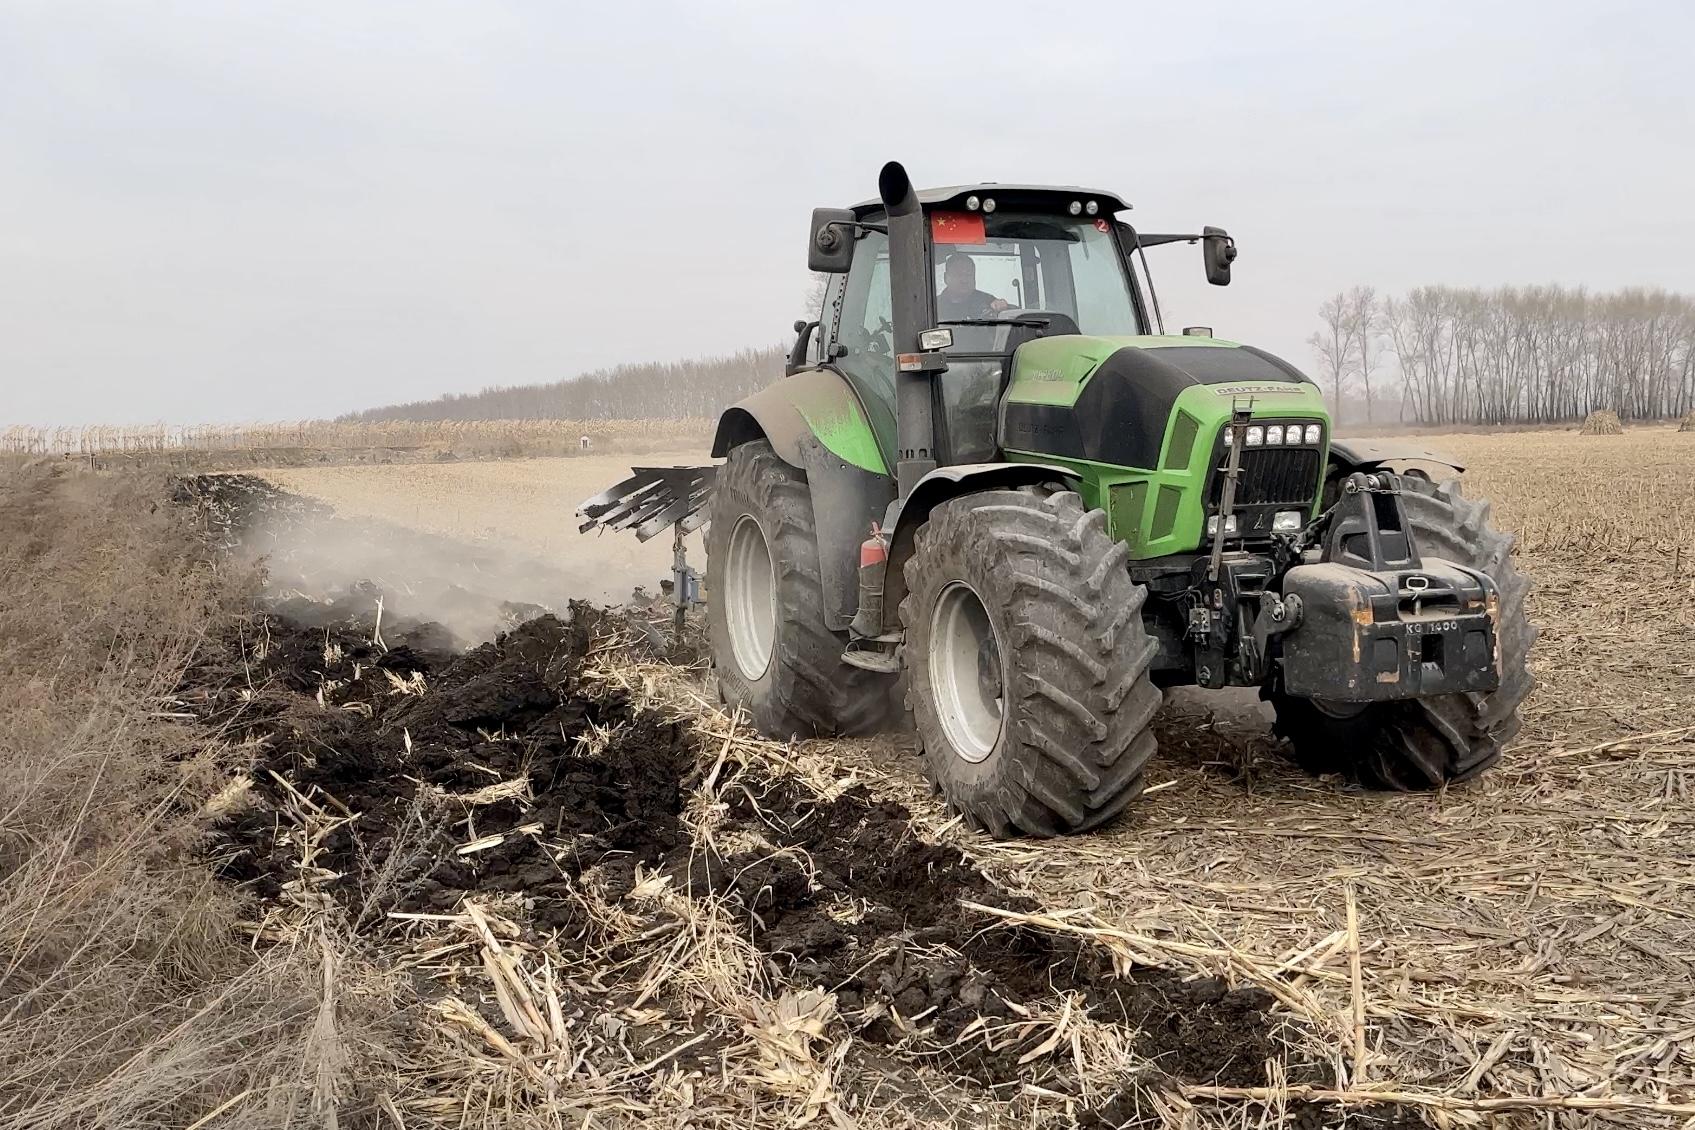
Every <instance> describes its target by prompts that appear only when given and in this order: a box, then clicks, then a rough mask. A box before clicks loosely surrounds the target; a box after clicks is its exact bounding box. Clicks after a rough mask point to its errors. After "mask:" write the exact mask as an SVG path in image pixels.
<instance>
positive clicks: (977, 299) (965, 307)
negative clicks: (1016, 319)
mask: <svg viewBox="0 0 1695 1130" xmlns="http://www.w3.org/2000/svg"><path fill="white" fill-rule="evenodd" d="M942 282H943V283H944V284H945V285H944V286H943V287H942V292H941V293H940V294H938V295H936V319H937V320H938V321H942V322H948V321H957V320H960V319H975V318H987V317H990V316H991V315H993V314H997V313H999V312H1000V311H1002V310H1006V309H1009V308H1010V307H1011V305H1012V304H1011V303H1010V302H1008V301H1006V299H1004V298H996V297H995V296H994V295H992V294H990V293H989V292H988V291H984V290H978V289H977V264H976V263H974V262H972V260H971V256H969V255H967V254H965V253H964V252H962V251H956V252H954V253H953V254H952V255H949V256H948V258H947V262H946V263H944V264H943V265H942Z"/></svg>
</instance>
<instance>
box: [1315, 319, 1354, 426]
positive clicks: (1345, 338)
mask: <svg viewBox="0 0 1695 1130" xmlns="http://www.w3.org/2000/svg"><path fill="white" fill-rule="evenodd" d="M1318 317H1319V320H1320V321H1322V322H1323V323H1324V328H1323V329H1322V330H1321V331H1319V332H1318V333H1315V334H1313V335H1312V336H1311V337H1309V338H1308V339H1307V344H1308V345H1310V346H1312V349H1313V353H1315V354H1316V355H1317V356H1318V366H1319V376H1320V378H1321V379H1320V387H1323V383H1324V381H1328V382H1329V383H1330V394H1331V399H1332V400H1333V402H1334V404H1335V413H1336V417H1335V423H1336V424H1338V425H1340V424H1341V423H1342V387H1343V386H1344V385H1345V384H1346V383H1347V381H1348V375H1349V373H1351V372H1352V371H1353V369H1352V357H1353V338H1352V330H1351V328H1350V324H1349V321H1348V298H1347V295H1345V294H1334V295H1332V296H1331V297H1329V298H1327V299H1325V300H1324V303H1323V304H1322V305H1321V306H1319V308H1318Z"/></svg>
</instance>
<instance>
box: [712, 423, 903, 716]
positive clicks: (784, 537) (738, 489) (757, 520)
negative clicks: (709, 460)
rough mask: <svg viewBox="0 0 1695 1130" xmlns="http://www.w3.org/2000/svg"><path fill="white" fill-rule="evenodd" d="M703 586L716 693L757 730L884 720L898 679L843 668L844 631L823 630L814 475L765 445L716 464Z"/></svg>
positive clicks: (751, 446)
mask: <svg viewBox="0 0 1695 1130" xmlns="http://www.w3.org/2000/svg"><path fill="white" fill-rule="evenodd" d="M706 589H707V604H706V620H707V630H708V635H709V636H710V637H711V647H712V666H713V669H714V670H715V672H716V673H717V676H718V690H719V694H720V695H721V696H722V697H723V699H724V703H725V705H726V706H728V707H730V708H732V709H737V708H739V709H743V710H746V711H747V712H748V714H749V715H750V716H751V717H752V720H753V724H754V726H755V728H757V729H758V730H759V732H760V733H762V734H767V735H769V736H771V737H776V738H784V739H787V738H790V737H794V736H796V735H799V736H801V737H812V736H814V735H818V734H862V733H870V732H872V731H874V730H877V729H879V728H880V727H881V726H882V725H883V724H884V723H886V722H887V721H888V719H889V715H890V714H891V713H892V712H893V694H892V691H893V684H894V680H893V679H892V678H891V677H890V676H887V675H878V674H875V673H873V672H869V671H862V670H859V669H858V668H855V667H850V666H848V665H847V664H845V663H843V662H842V661H841V656H842V649H843V648H844V647H846V646H847V638H846V636H845V635H842V634H838V633H836V632H833V631H831V630H830V629H829V628H828V627H827V626H825V623H824V587H823V585H822V583H821V582H820V580H819V573H818V538H817V527H816V524H815V522H814V519H813V514H812V493H811V491H810V490H809V489H808V487H807V482H806V476H805V475H804V474H802V473H801V472H800V471H798V470H796V469H795V468H794V467H791V466H789V465H788V464H787V463H785V462H783V460H782V459H780V458H778V456H777V453H776V452H775V451H773V450H772V449H771V445H770V444H769V443H767V442H766V441H764V440H758V441H755V442H752V443H745V444H742V445H741V446H740V447H737V448H735V449H734V450H732V451H731V452H730V456H729V458H728V459H727V460H726V461H725V463H724V466H723V467H722V468H720V469H719V471H718V477H717V479H716V481H715V483H714V485H713V489H712V525H711V527H710V528H709V530H708V531H707V537H706Z"/></svg>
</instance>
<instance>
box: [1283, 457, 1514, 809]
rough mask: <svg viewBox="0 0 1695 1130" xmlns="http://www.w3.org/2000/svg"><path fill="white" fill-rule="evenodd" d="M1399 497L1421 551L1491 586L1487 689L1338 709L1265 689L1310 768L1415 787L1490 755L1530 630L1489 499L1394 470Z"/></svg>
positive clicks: (1494, 754) (1510, 710)
mask: <svg viewBox="0 0 1695 1130" xmlns="http://www.w3.org/2000/svg"><path fill="white" fill-rule="evenodd" d="M1401 481H1402V491H1401V503H1402V506H1403V508H1404V510H1405V511H1406V515H1407V521H1408V522H1409V523H1410V524H1411V526H1412V533H1413V542H1414V544H1415V545H1417V547H1418V551H1419V553H1420V554H1421V555H1423V556H1426V557H1440V558H1444V559H1446V560H1448V561H1452V562H1454V563H1455V564H1458V565H1465V566H1468V567H1470V568H1473V569H1477V570H1479V571H1481V572H1483V573H1486V574H1488V576H1489V577H1490V579H1491V580H1493V581H1494V582H1495V585H1496V588H1497V589H1498V590H1499V594H1500V619H1499V620H1498V622H1497V624H1496V643H1497V646H1498V648H1499V653H1500V662H1501V685H1500V687H1499V688H1498V689H1496V690H1495V691H1493V692H1492V693H1489V694H1450V695H1437V696H1435V697H1432V698H1424V699H1414V700H1412V701H1409V702H1387V703H1377V704H1374V705H1369V706H1364V707H1356V708H1352V709H1348V708H1346V707H1343V706H1341V705H1339V704H1322V703H1316V702H1312V701H1309V700H1307V699H1301V698H1293V697H1290V696H1288V695H1284V694H1274V695H1273V696H1272V704H1273V706H1274V707H1275V708H1276V711H1277V732H1278V733H1279V734H1280V735H1281V736H1283V737H1284V738H1287V739H1288V740H1289V743H1290V745H1291V747H1292V748H1293V751H1294V754H1295V759H1296V761H1297V762H1298V763H1299V764H1301V765H1302V766H1303V767H1304V768H1306V769H1307V770H1308V771H1309V772H1314V773H1333V772H1339V773H1343V774H1345V775H1347V776H1351V777H1353V778H1355V779H1356V780H1358V781H1359V782H1360V783H1361V784H1363V785H1366V786H1367V787H1370V788H1378V789H1389V790H1393V791H1397V792H1416V791H1423V790H1428V789H1437V788H1441V787H1442V786H1443V785H1447V784H1451V783H1454V782H1458V781H1465V780H1469V779H1470V778H1472V777H1475V776H1477V775H1478V774H1479V773H1482V772H1483V771H1484V770H1485V769H1488V768H1489V767H1490V766H1491V765H1493V764H1495V762H1496V761H1498V760H1500V757H1501V749H1502V747H1503V746H1505V745H1506V743H1507V742H1509V741H1511V740H1512V738H1513V736H1514V735H1515V734H1517V733H1518V730H1519V717H1518V708H1519V705H1520V704H1521V703H1523V702H1524V699H1525V697H1526V696H1527V695H1528V694H1529V693H1530V691H1531V689H1532V688H1533V687H1534V686H1535V685H1536V680H1535V678H1534V677H1533V676H1532V675H1531V673H1530V667H1529V664H1528V662H1527V658H1528V656H1529V653H1530V647H1531V645H1532V644H1533V643H1535V642H1536V635H1537V631H1536V628H1535V626H1534V625H1532V624H1531V623H1530V620H1529V618H1528V617H1527V616H1526V614H1525V607H1524V605H1525V597H1526V596H1527V595H1528V594H1529V592H1530V580H1529V578H1527V577H1526V576H1525V575H1524V574H1523V573H1521V572H1519V570H1518V567H1517V566H1516V565H1515V564H1514V563H1513V560H1512V556H1511V554H1512V547H1513V539H1512V536H1511V535H1510V534H1506V533H1503V532H1501V531H1500V530H1497V529H1496V528H1495V527H1494V526H1493V525H1492V524H1491V523H1490V520H1489V504H1488V503H1487V502H1473V501H1471V500H1470V499H1467V498H1464V497H1462V496H1461V494H1460V487H1459V483H1458V482H1457V481H1454V480H1450V481H1448V482H1445V483H1443V484H1441V485H1440V486H1437V485H1435V484H1433V483H1431V482H1430V481H1429V480H1422V481H1421V480H1417V479H1408V478H1403V479H1402V480H1401Z"/></svg>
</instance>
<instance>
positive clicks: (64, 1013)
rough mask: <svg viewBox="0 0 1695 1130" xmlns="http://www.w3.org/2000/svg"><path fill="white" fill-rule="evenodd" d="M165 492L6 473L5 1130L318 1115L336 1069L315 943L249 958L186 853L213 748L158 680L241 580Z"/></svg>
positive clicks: (232, 913)
mask: <svg viewBox="0 0 1695 1130" xmlns="http://www.w3.org/2000/svg"><path fill="white" fill-rule="evenodd" d="M162 497H163V492H162V488H161V484H160V483H158V482H157V481H150V480H144V479H135V480H119V479H112V478H108V477H100V476H91V475H86V474H79V473H74V472H71V471H68V470H67V469H65V468H63V467H55V468H52V469H43V468H40V467H33V468H21V469H13V470H11V471H7V472H0V529H4V530H5V531H6V536H5V538H4V539H3V540H0V686H3V687H4V688H5V691H4V694H3V695H0V1126H5V1127H19V1128H22V1127H30V1128H42V1127H85V1126H113V1127H118V1126H122V1127H154V1126H159V1127H166V1126H171V1127H182V1126H186V1125H190V1124H195V1125H200V1123H198V1122H197V1121H196V1120H197V1119H203V1118H207V1117H209V1116H210V1115H212V1113H213V1112H216V1121H217V1124H218V1125H220V1126H253V1127H260V1126H281V1125H287V1124H291V1123H292V1124H296V1125H310V1124H315V1123H316V1122H318V1121H319V1120H318V1119H317V1118H315V1117H311V1110H312V1106H313V1102H314V1093H315V1092H317V1094H318V1097H319V1098H320V1099H322V1098H323V1089H324V1087H325V1086H326V1085H328V1084H329V1083H331V1082H333V1081H334V1080H335V1079H336V1078H338V1072H339V1070H340V1068H339V1066H338V1063H339V1061H338V1060H337V1058H336V1057H335V1056H333V1055H331V1053H330V1049H328V1048H327V1047H326V1046H324V1041H323V1039H322V1036H323V1034H324V1025H323V1021H322V1017H323V1015H324V1011H323V1010H324V1008H325V1000H326V998H325V997H324V996H323V992H322V990H323V985H322V983H321V982H320V981H318V980H317V979H316V978H314V977H312V976H311V975H310V971H312V970H314V969H316V968H317V967H318V966H319V964H320V963H321V961H323V960H326V959H325V958H324V957H322V956H321V955H323V954H328V953H330V952H331V949H332V948H333V947H331V946H330V945H329V943H328V941H327V937H328V936H327V935H325V936H324V937H319V938H317V939H316V940H315V941H314V942H313V944H312V945H310V946H306V945H302V946H299V947H278V948H276V949H273V950H272V951H271V952H270V953H269V954H268V955H267V956H266V957H265V958H263V959H255V957H254V955H253V954H252V953H251V952H250V951H249V950H248V948H247V947H246V946H245V945H244V944H243V942H242V937H241V933H240V930H239V929H238V927H239V924H240V922H241V916H242V911H241V908H240V907H239V906H238V905H237V904H236V903H235V902H234V901H232V899H231V898H230V896H229V895H228V894H227V893H226V892H225V891H224V890H223V889H222V888H221V887H220V886H219V885H218V884H217V883H216V881H215V880H214V879H213V878H212V876H211V874H210V872H209V870H208V869H206V868H205V867H204V866H203V865H201V864H200V863H198V862H197V860H196V859H195V857H194V850H193V849H194V846H195V843H196V840H197V837H198V835H199V832H200V828H201V824H202V821H201V818H200V815H199V809H200V808H201V806H202V804H204V803H205V802H206V801H207V800H208V799H209V798H210V797H211V796H212V795H213V794H214V793H215V791H216V790H217V789H218V788H219V786H221V785H222V783H223V780H222V777H221V772H222V762H223V757H222V751H221V748H220V747H219V745H218V743H217V742H216V741H215V740H214V739H209V738H208V736H207V735H206V734H205V733H204V732H203V731H201V730H200V729H199V728H198V727H197V726H194V725H193V724H192V722H191V721H189V720H190V719H191V718H192V716H191V715H189V714H188V713H187V712H185V711H184V710H183V709H182V708H181V706H180V705H178V704H176V703H174V702H173V699H172V695H173V692H174V690H175V688H176V686H177V684H178V680H179V678H180V676H181V673H182V671H183V669H184V667H185V666H186V665H187V664H188V663H189V662H190V661H191V660H192V659H193V657H194V656H195V654H196V653H197V651H198V650H199V648H200V647H201V645H202V644H203V642H204V640H205V633H206V632H207V631H208V630H209V629H211V628H215V627H216V626H217V625H220V624H222V623H225V622H227V620H228V618H229V617H230V616H232V615H235V614H237V613H238V612H240V611H242V610H243V609H244V608H245V605H246V602H247V599H248V597H249V593H248V591H247V586H246V583H245V580H244V578H242V577H239V576H230V575H226V574H224V573H222V572H221V567H220V566H219V565H218V563H216V562H214V561H212V560H211V559H210V558H209V557H208V556H207V554H206V553H205V552H204V551H203V550H202V549H201V548H200V547H199V546H197V545H196V544H195V543H194V542H192V541H191V540H190V539H189V538H187V537H186V536H185V535H184V534H183V533H182V532H181V531H180V530H179V529H178V528H177V527H176V525H175V524H174V523H175V515H173V514H171V513H169V510H170V508H169V507H166V506H163V505H162V504H161V503H160V501H159V500H160V499H161V498H162ZM330 1018H331V1020H332V1021H333V1019H334V1011H333V1010H332V1011H331V1013H330ZM314 1031H317V1032H318V1034H319V1038H318V1039H317V1041H316V1042H314V1039H313V1033H314Z"/></svg>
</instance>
